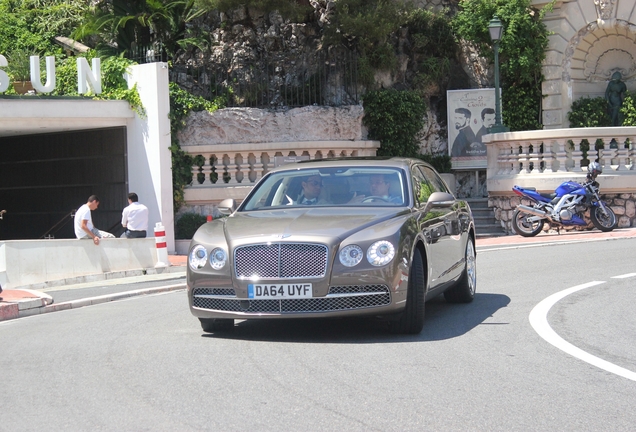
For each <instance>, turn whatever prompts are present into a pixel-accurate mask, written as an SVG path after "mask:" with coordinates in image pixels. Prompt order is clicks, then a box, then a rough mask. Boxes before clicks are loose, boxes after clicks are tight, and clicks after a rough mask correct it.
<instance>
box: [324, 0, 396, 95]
mask: <svg viewBox="0 0 636 432" xmlns="http://www.w3.org/2000/svg"><path fill="white" fill-rule="evenodd" d="M334 4H335V13H334V15H333V18H332V19H331V21H330V22H329V23H328V25H327V26H326V27H325V31H324V35H325V44H326V45H339V44H342V45H345V46H347V47H349V48H352V49H355V50H357V51H358V53H359V54H360V66H359V68H360V73H361V77H362V78H363V82H364V83H365V84H366V85H367V86H369V85H372V84H373V82H372V81H373V72H372V70H374V69H379V70H390V69H392V68H394V67H395V65H396V64H397V58H396V54H395V48H394V47H393V45H392V43H391V42H392V36H393V35H394V34H395V32H397V30H398V29H399V28H400V26H401V25H402V24H403V23H404V21H405V19H406V13H407V10H408V9H407V8H406V7H405V5H404V4H403V3H402V2H395V1H391V0H339V1H337V2H335V3H334Z"/></svg>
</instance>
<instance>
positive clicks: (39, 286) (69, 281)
mask: <svg viewBox="0 0 636 432" xmlns="http://www.w3.org/2000/svg"><path fill="white" fill-rule="evenodd" d="M185 271H186V269H185V267H184V266H169V267H153V268H147V269H137V270H125V271H118V272H108V273H98V274H92V275H84V276H75V277H70V278H66V279H58V280H54V281H47V282H40V283H35V284H31V285H23V286H19V287H15V288H13V289H16V290H23V291H24V290H26V289H31V290H44V289H47V288H54V287H59V286H66V285H76V284H81V283H89V282H99V281H104V280H111V279H121V278H127V277H134V276H145V275H156V274H162V273H181V272H183V273H185Z"/></svg>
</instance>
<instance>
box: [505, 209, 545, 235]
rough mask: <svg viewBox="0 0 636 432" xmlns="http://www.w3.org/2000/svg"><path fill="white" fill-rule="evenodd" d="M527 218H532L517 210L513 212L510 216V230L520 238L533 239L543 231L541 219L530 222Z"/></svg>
mask: <svg viewBox="0 0 636 432" xmlns="http://www.w3.org/2000/svg"><path fill="white" fill-rule="evenodd" d="M529 217H532V215H529V214H528V213H524V212H522V211H519V210H515V212H514V214H513V215H512V229H514V230H515V232H516V233H517V234H519V235H520V236H523V237H534V236H536V235H537V234H539V233H540V232H541V230H542V229H543V223H544V221H543V219H541V220H538V221H530V220H528V218H529Z"/></svg>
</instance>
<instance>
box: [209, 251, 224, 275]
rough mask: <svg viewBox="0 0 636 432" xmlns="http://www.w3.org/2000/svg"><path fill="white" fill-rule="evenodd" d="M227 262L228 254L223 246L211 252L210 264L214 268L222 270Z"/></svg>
mask: <svg viewBox="0 0 636 432" xmlns="http://www.w3.org/2000/svg"><path fill="white" fill-rule="evenodd" d="M226 262H227V254H226V253H225V251H224V250H223V249H221V248H216V249H214V250H213V251H212V253H211V254H210V265H211V266H212V268H213V269H214V270H221V269H222V268H223V267H224V266H225V263H226Z"/></svg>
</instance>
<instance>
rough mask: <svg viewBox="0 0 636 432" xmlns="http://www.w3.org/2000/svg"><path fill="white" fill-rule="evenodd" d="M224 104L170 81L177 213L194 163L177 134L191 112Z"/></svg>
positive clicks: (174, 192)
mask: <svg viewBox="0 0 636 432" xmlns="http://www.w3.org/2000/svg"><path fill="white" fill-rule="evenodd" d="M223 106H225V104H224V101H223V99H218V100H216V101H215V102H210V101H208V100H206V99H204V98H202V97H199V96H194V95H192V94H191V93H189V92H187V91H186V90H183V89H182V88H181V87H179V86H178V85H177V84H176V83H170V115H169V117H170V133H171V136H172V144H171V145H170V151H171V152H172V191H173V205H174V212H175V213H176V212H177V211H178V210H179V209H180V208H181V207H182V206H183V205H184V204H185V198H184V197H185V193H184V189H185V187H186V186H187V185H189V184H190V183H192V165H193V164H194V158H193V157H192V156H190V155H189V154H187V153H186V152H184V151H183V150H182V149H181V146H180V145H179V140H178V139H177V135H178V133H179V131H180V130H182V129H183V127H184V126H185V124H186V122H185V120H186V118H187V116H188V114H190V113H191V112H193V111H203V110H206V111H210V112H213V111H215V110H217V109H219V108H222V107H223Z"/></svg>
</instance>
